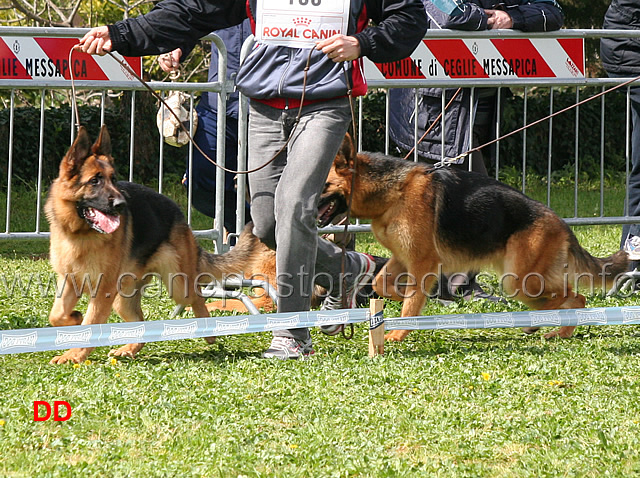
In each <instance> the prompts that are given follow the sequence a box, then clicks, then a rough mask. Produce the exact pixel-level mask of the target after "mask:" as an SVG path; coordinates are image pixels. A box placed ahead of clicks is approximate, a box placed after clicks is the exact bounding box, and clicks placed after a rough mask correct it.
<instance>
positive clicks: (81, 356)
mask: <svg viewBox="0 0 640 478" xmlns="http://www.w3.org/2000/svg"><path fill="white" fill-rule="evenodd" d="M88 357H89V352H88V351H87V350H86V349H70V350H67V351H66V352H65V353H63V354H62V355H58V356H57V357H53V358H52V359H51V361H50V362H49V363H50V364H55V365H60V364H63V363H67V362H73V363H82V362H84V361H85V360H87V358H88Z"/></svg>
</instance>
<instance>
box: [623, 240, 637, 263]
mask: <svg viewBox="0 0 640 478" xmlns="http://www.w3.org/2000/svg"><path fill="white" fill-rule="evenodd" d="M623 249H624V252H626V253H627V254H628V255H629V260H631V261H638V260H640V236H633V235H631V234H629V235H628V236H627V239H626V240H625V241H624V247H623Z"/></svg>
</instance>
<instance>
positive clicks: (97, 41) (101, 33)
mask: <svg viewBox="0 0 640 478" xmlns="http://www.w3.org/2000/svg"><path fill="white" fill-rule="evenodd" d="M74 48H75V49H76V50H80V51H83V52H85V53H88V54H89V55H100V56H103V55H106V54H107V53H109V52H110V51H111V48H112V45H111V38H110V37H109V28H107V27H106V26H102V27H96V28H92V29H91V30H90V31H89V32H87V34H86V35H85V36H83V37H82V38H81V39H80V44H79V45H76V46H75V47H74Z"/></svg>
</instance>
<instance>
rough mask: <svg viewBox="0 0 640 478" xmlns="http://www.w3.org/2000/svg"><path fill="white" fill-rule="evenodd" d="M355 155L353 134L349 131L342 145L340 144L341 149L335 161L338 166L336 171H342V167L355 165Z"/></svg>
mask: <svg viewBox="0 0 640 478" xmlns="http://www.w3.org/2000/svg"><path fill="white" fill-rule="evenodd" d="M355 157H356V149H355V145H354V144H353V139H352V138H351V135H350V134H349V133H347V134H346V135H345V137H344V140H343V141H342V145H341V146H340V151H338V155H337V156H336V159H335V160H334V162H333V164H334V165H335V167H336V171H340V170H341V169H351V168H352V167H353V163H354V160H355Z"/></svg>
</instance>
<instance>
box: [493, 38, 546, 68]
mask: <svg viewBox="0 0 640 478" xmlns="http://www.w3.org/2000/svg"><path fill="white" fill-rule="evenodd" d="M491 43H493V45H494V46H495V47H496V49H497V50H498V51H499V52H500V54H501V55H502V56H503V58H504V59H505V60H506V61H507V63H508V64H509V66H510V67H511V69H512V70H513V72H514V73H515V74H516V76H517V77H518V78H527V77H528V78H536V77H545V78H554V77H555V76H556V75H555V74H554V73H553V70H552V69H551V68H550V67H549V65H547V62H546V61H545V60H544V58H542V56H541V55H540V53H538V50H536V48H535V47H534V46H533V44H532V43H531V41H529V40H527V39H524V38H523V39H516V38H511V39H509V40H508V41H507V40H491Z"/></svg>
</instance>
